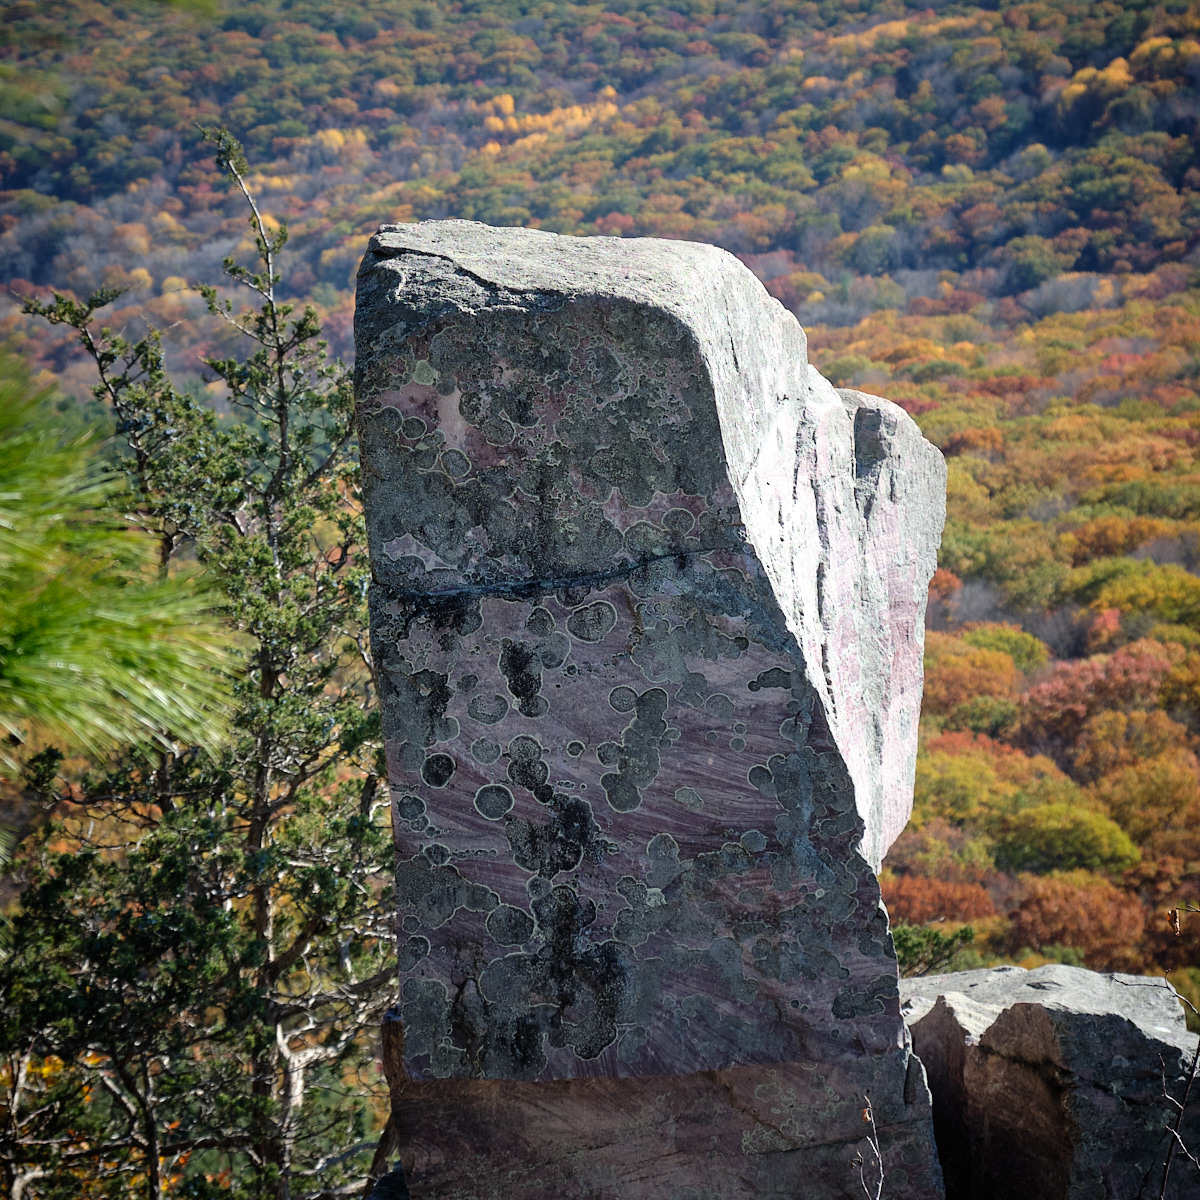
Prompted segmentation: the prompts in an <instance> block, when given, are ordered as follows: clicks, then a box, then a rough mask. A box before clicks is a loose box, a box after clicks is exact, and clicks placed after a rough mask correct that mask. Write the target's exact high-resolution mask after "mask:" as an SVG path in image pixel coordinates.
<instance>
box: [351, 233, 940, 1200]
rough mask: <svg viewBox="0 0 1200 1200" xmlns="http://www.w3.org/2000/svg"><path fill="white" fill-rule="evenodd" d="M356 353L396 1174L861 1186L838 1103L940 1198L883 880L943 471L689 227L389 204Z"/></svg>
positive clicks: (833, 1192) (503, 1184) (833, 1191)
mask: <svg viewBox="0 0 1200 1200" xmlns="http://www.w3.org/2000/svg"><path fill="white" fill-rule="evenodd" d="M356 343H357V355H358V374H357V384H356V386H357V389H358V398H359V406H360V423H361V424H360V427H361V433H362V446H363V463H364V474H365V480H366V505H367V517H368V526H369V532H370V539H371V557H372V567H373V571H374V577H375V582H374V585H373V591H372V646H373V649H374V653H375V657H376V662H377V664H378V668H379V672H380V679H381V686H382V689H383V706H384V726H385V734H386V737H387V742H388V751H389V764H390V772H391V782H392V787H393V815H394V827H395V835H396V846H397V857H398V870H397V887H398V894H399V900H400V921H401V930H402V935H401V951H400V954H401V978H402V1001H401V1009H400V1015H401V1019H402V1021H403V1024H404V1028H405V1063H406V1066H407V1070H408V1074H409V1076H410V1078H411V1082H410V1083H408V1084H407V1085H406V1086H405V1087H404V1088H403V1089H397V1090H398V1091H400V1092H401V1093H402V1094H401V1095H400V1096H399V1097H398V1098H397V1099H394V1110H395V1113H396V1118H397V1122H398V1127H399V1128H400V1130H401V1136H402V1139H403V1144H404V1147H405V1149H404V1150H403V1154H404V1155H405V1156H406V1157H405V1158H404V1161H405V1165H406V1167H411V1168H412V1171H411V1174H410V1182H411V1187H412V1189H413V1194H414V1195H415V1196H422V1197H424V1196H438V1197H450V1196H463V1197H467V1196H470V1197H472V1198H475V1197H483V1196H492V1195H494V1196H497V1197H499V1196H504V1197H507V1198H512V1200H518V1198H521V1197H526V1196H529V1197H533V1196H539V1197H540V1196H560V1195H561V1196H566V1195H597V1196H609V1195H612V1196H616V1195H620V1196H622V1197H628V1198H631V1200H633V1198H637V1197H642V1196H645V1197H647V1198H649V1197H651V1196H653V1197H655V1198H656V1200H668V1198H672V1197H685V1196H686V1197H693V1196H696V1197H698V1196H699V1195H701V1194H703V1195H705V1196H710V1195H716V1196H731V1197H732V1196H743V1195H744V1196H772V1197H774V1196H778V1197H780V1198H781V1200H782V1197H784V1196H788V1197H793V1196H794V1195H796V1194H797V1189H798V1188H799V1187H801V1186H802V1185H804V1186H806V1185H808V1184H809V1183H810V1182H811V1180H812V1179H813V1178H815V1177H819V1182H818V1183H817V1184H815V1185H813V1186H814V1188H815V1190H812V1191H807V1192H805V1193H804V1194H805V1195H811V1196H812V1197H814V1200H816V1198H818V1197H824V1196H830V1197H832V1196H841V1195H844V1194H853V1193H854V1192H855V1191H856V1190H857V1188H858V1183H857V1174H856V1172H855V1170H854V1168H853V1158H854V1154H855V1152H856V1150H857V1149H858V1148H860V1147H861V1146H862V1145H863V1143H862V1136H863V1129H862V1122H861V1118H860V1111H861V1108H862V1103H861V1097H862V1095H863V1094H864V1093H866V1092H868V1091H869V1092H870V1094H871V1097H872V1100H873V1102H874V1104H875V1108H876V1111H877V1112H878V1113H879V1115H880V1121H881V1132H882V1134H883V1137H884V1141H885V1144H886V1154H887V1156H888V1159H889V1179H892V1178H893V1176H894V1180H895V1184H896V1190H895V1191H894V1193H893V1194H895V1195H896V1196H908V1195H911V1196H914V1197H915V1196H925V1195H933V1194H935V1193H936V1190H937V1182H936V1177H937V1167H936V1162H934V1161H933V1159H932V1155H931V1149H930V1141H929V1125H928V1117H927V1112H928V1109H927V1102H926V1100H925V1091H924V1087H923V1081H922V1077H921V1076H920V1072H919V1067H918V1066H916V1065H915V1064H913V1063H912V1061H911V1059H910V1056H909V1053H908V1049H907V1043H906V1035H905V1032H904V1027H903V1023H902V1021H901V1019H900V1015H899V1002H898V995H897V984H896V966H895V958H894V954H893V951H892V948H891V944H890V939H889V937H888V934H887V924H886V916H885V914H884V912H883V910H882V907H881V905H880V901H879V890H878V884H877V882H876V880H875V877H874V873H873V870H872V864H873V863H874V864H877V863H878V860H879V856H880V855H881V854H882V852H883V850H884V849H886V846H887V845H888V844H889V842H890V840H891V839H892V838H894V837H895V835H896V834H897V833H898V832H899V830H900V829H901V828H902V827H903V824H904V821H905V820H906V819H907V816H908V807H909V805H910V804H911V776H912V763H913V757H914V755H915V725H916V717H917V712H918V705H919V697H920V670H921V666H920V663H921V629H922V618H923V612H924V600H925V594H926V587H927V584H928V579H929V576H930V574H931V573H932V571H933V567H934V556H935V552H936V546H937V541H938V537H939V535H940V529H941V520H942V513H943V508H942V504H943V495H944V468H943V464H942V462H941V458H940V456H939V455H938V454H937V452H936V451H935V450H933V448H932V447H930V446H929V445H928V444H927V443H925V442H924V440H923V439H921V437H920V435H919V433H918V432H917V430H916V428H915V426H914V425H913V424H912V422H911V421H910V420H909V419H908V417H907V416H906V415H905V414H904V413H903V412H902V411H901V410H900V409H898V408H896V407H895V406H893V405H890V404H888V403H887V402H886V401H881V400H879V399H877V398H875V397H868V396H862V395H860V394H857V393H843V394H841V395H839V394H838V393H837V392H835V391H834V389H833V388H832V387H830V385H829V384H828V383H826V382H825V381H824V380H823V379H822V378H821V377H820V376H819V375H818V374H817V373H816V372H815V371H814V370H812V369H811V368H810V367H809V366H808V364H807V362H806V353H805V340H804V333H803V331H802V330H801V329H800V326H799V325H798V324H797V323H796V322H795V320H794V319H793V318H792V317H791V316H790V315H789V314H788V313H786V312H785V311H784V310H783V309H782V307H781V306H779V305H778V304H776V303H775V302H774V301H772V300H770V298H769V297H768V296H767V295H766V293H765V291H764V290H763V289H762V287H761V286H760V285H759V284H758V282H757V280H755V279H754V278H753V276H752V275H750V273H749V272H748V271H746V270H745V268H744V267H742V266H741V264H740V263H738V262H737V261H736V260H735V259H733V258H732V257H731V256H729V255H727V254H725V253H723V252H721V251H719V250H716V249H714V248H712V247H708V246H701V245H695V244H690V243H677V242H657V241H652V240H639V241H619V240H615V239H571V238H558V237H555V236H553V235H549V234H540V233H536V232H533V231H519V230H493V229H488V228H486V227H484V226H480V225H474V224H471V223H468V222H459V221H448V222H431V223H427V224H424V225H416V226H399V227H389V228H386V229H384V230H383V231H381V233H380V234H379V235H378V236H377V237H376V238H375V239H374V240H373V241H372V244H371V248H370V250H369V251H368V254H367V256H366V258H365V260H364V263H363V268H362V271H361V273H360V276H359V292H358V310H357V317H356ZM914 1072H915V1074H914ZM501 1081H503V1082H501ZM818 1163H825V1164H826V1165H825V1166H824V1167H821V1168H820V1169H818V1167H817V1164H818ZM893 1168H894V1170H893ZM814 1172H815V1173H816V1174H815V1176H814ZM696 1189H701V1190H700V1191H697V1190H696Z"/></svg>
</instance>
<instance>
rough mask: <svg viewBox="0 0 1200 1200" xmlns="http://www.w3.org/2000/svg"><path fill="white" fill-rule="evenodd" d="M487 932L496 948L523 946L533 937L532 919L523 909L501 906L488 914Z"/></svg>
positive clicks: (507, 905)
mask: <svg viewBox="0 0 1200 1200" xmlns="http://www.w3.org/2000/svg"><path fill="white" fill-rule="evenodd" d="M487 931H488V933H490V934H491V935H492V939H493V940H494V941H495V943H496V945H498V946H523V945H525V943H526V942H528V941H529V939H530V938H531V937H533V931H534V924H533V918H532V917H531V916H530V915H529V914H528V913H527V912H526V911H525V910H524V909H521V908H515V907H514V906H513V905H511V904H501V905H500V907H499V908H494V909H493V910H492V911H491V912H490V913H488V918H487Z"/></svg>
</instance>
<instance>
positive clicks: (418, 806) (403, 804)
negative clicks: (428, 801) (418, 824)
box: [392, 796, 425, 821]
mask: <svg viewBox="0 0 1200 1200" xmlns="http://www.w3.org/2000/svg"><path fill="white" fill-rule="evenodd" d="M392 803H393V805H394V806H395V813H396V816H397V817H398V818H399V819H400V820H401V821H419V820H420V819H421V818H422V817H424V816H425V801H424V800H422V799H421V797H420V796H401V797H399V799H396V800H393V801H392Z"/></svg>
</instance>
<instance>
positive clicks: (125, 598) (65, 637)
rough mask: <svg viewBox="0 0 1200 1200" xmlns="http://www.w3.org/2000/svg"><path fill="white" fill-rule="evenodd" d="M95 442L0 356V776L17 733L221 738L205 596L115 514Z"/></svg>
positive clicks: (96, 743)
mask: <svg viewBox="0 0 1200 1200" xmlns="http://www.w3.org/2000/svg"><path fill="white" fill-rule="evenodd" d="M99 448H100V447H99V439H98V438H97V436H96V434H95V431H94V429H92V428H91V427H89V426H87V425H86V424H83V423H82V422H80V421H79V420H78V419H76V420H74V421H72V420H70V419H69V418H68V417H66V416H64V415H63V414H62V413H60V412H58V411H56V409H55V407H54V405H53V403H52V397H51V394H50V392H49V391H48V390H45V389H37V388H35V387H34V386H33V384H32V381H31V379H30V377H29V372H28V371H27V370H26V369H25V368H24V366H23V365H22V364H21V363H20V362H18V361H17V360H15V359H13V358H11V357H8V356H3V357H0V733H2V734H3V735H4V737H5V738H6V739H7V742H8V745H7V748H6V747H5V746H4V745H3V744H0V772H5V773H11V772H13V771H14V770H15V769H16V768H17V764H18V761H19V759H18V755H17V753H16V747H18V746H20V745H21V744H22V743H24V742H25V741H26V739H27V738H28V737H29V736H30V735H40V736H42V737H52V738H54V739H55V740H56V741H57V742H58V743H59V744H62V745H66V746H69V747H71V748H73V749H81V750H87V751H91V752H93V753H97V752H101V751H104V750H109V749H111V748H113V747H114V746H116V745H119V744H121V743H128V742H153V743H156V744H158V745H160V746H168V745H170V744H172V743H171V739H173V738H175V739H181V740H183V741H185V742H204V743H211V742H213V741H214V740H215V739H217V738H219V737H220V735H221V726H222V720H223V710H224V708H225V703H226V696H225V695H224V688H223V684H222V678H221V673H220V668H221V666H222V665H223V661H224V653H223V651H222V650H221V649H220V642H219V640H218V636H217V631H216V627H215V625H214V623H213V622H212V621H211V620H210V619H209V618H208V615H207V607H208V604H209V603H210V600H209V597H208V596H207V595H206V594H205V592H204V590H203V589H202V588H199V587H197V586H195V581H190V580H188V579H187V578H186V577H182V578H181V577H179V576H178V575H177V574H172V573H170V572H168V571H165V570H162V569H159V568H160V566H161V564H158V563H157V562H156V561H155V558H156V556H155V549H156V548H155V546H154V544H153V542H152V541H151V540H150V539H148V538H147V537H145V536H144V535H139V534H138V532H137V531H135V530H131V529H130V528H129V527H128V522H126V521H124V520H122V516H121V512H120V510H119V508H114V504H115V502H116V501H117V500H119V498H120V497H119V495H118V493H117V487H116V480H114V479H113V478H112V476H111V474H110V473H108V472H106V471H105V470H104V466H103V459H102V458H101V457H100V455H99V454H98V450H99Z"/></svg>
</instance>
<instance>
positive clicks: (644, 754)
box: [597, 688, 668, 813]
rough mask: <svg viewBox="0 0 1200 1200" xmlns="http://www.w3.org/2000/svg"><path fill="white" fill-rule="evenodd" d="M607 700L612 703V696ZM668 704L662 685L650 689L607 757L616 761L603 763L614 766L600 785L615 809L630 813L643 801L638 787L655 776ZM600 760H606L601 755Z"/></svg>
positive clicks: (640, 787) (658, 765) (652, 779)
mask: <svg viewBox="0 0 1200 1200" xmlns="http://www.w3.org/2000/svg"><path fill="white" fill-rule="evenodd" d="M609 702H610V703H611V702H612V700H611V696H610V698H609ZM667 703H668V696H667V693H666V692H665V691H664V690H663V689H662V688H649V689H648V690H647V691H645V692H642V693H641V695H639V696H638V697H637V699H636V700H635V702H634V707H635V713H634V718H633V720H632V721H630V723H629V725H628V726H627V727H626V729H625V732H624V735H623V736H622V738H621V741H620V743H619V745H618V747H617V748H616V750H615V751H614V752H613V753H612V755H611V756H610V757H611V758H613V759H615V762H611V763H606V764H605V765H613V766H616V767H617V770H616V771H615V772H610V773H609V774H607V775H604V776H602V777H601V779H600V786H601V787H602V788H603V789H604V794H605V795H606V796H607V797H608V803H609V805H610V807H611V808H612V809H613V811H614V812H620V813H626V812H633V810H634V809H636V808H638V807H639V806H640V805H641V803H642V792H641V789H642V788H644V787H648V786H649V785H650V784H652V783H653V782H654V780H655V779H656V778H657V776H658V770H659V767H660V765H661V759H660V757H659V746H660V743H661V741H662V737H663V734H665V733H666V732H667V723H666V721H664V720H663V714H664V713H665V712H666V711H667ZM597 753H599V752H597ZM601 762H605V760H604V759H603V758H602V759H601Z"/></svg>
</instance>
